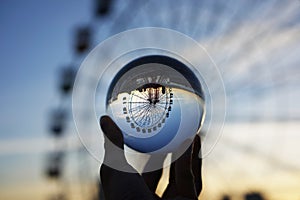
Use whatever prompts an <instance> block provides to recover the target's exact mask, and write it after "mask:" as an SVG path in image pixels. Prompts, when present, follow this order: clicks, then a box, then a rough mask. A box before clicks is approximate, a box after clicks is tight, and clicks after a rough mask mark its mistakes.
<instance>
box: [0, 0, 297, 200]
mask: <svg viewBox="0 0 300 200" xmlns="http://www.w3.org/2000/svg"><path fill="white" fill-rule="evenodd" d="M121 1H122V0H120V1H116V2H121ZM150 2H151V3H149V4H147V5H145V7H143V9H141V10H139V12H138V13H137V14H136V17H133V18H132V21H129V22H128V27H130V28H131V27H140V26H162V27H171V28H175V29H177V30H179V31H182V32H184V33H187V34H189V35H191V36H193V37H194V39H196V40H198V41H199V42H200V43H201V44H202V45H204V46H205V47H206V48H207V50H208V52H209V53H210V54H211V55H212V57H213V58H214V59H215V61H216V63H217V64H218V66H219V67H220V71H221V74H222V77H223V79H224V83H225V88H226V92H227V95H228V99H227V100H228V116H229V117H230V116H231V117H233V118H235V119H240V118H244V119H246V123H248V122H251V120H253V118H256V117H261V118H258V119H259V120H258V122H259V123H262V124H259V125H257V126H256V124H254V125H253V124H250V123H249V124H246V125H245V124H242V125H236V124H235V125H233V126H231V124H230V123H227V124H226V125H227V126H225V130H224V135H223V138H225V141H226V138H227V139H232V141H233V143H235V144H238V145H242V146H243V145H244V146H245V147H247V146H248V147H249V146H250V147H251V148H245V149H246V150H245V151H242V150H241V149H239V148H235V147H234V146H230V147H229V150H228V145H227V143H225V142H224V141H223V140H221V141H220V145H218V146H217V148H216V150H214V154H213V155H212V158H211V160H213V162H212V161H210V159H208V160H206V166H209V168H204V172H206V171H210V173H209V174H208V176H206V180H209V179H210V177H213V176H214V174H218V173H219V174H222V176H223V177H225V178H224V179H226V178H228V180H230V181H231V180H232V179H233V180H234V181H235V183H237V184H236V185H240V187H245V185H246V186H247V185H248V186H249V185H251V181H253V182H254V183H256V182H255V181H257V182H259V183H260V184H261V183H264V182H263V181H261V178H262V177H263V178H266V180H271V181H270V182H273V183H277V181H278V180H284V181H285V180H286V181H287V182H284V181H283V183H286V184H285V185H286V187H289V188H292V187H295V188H297V189H295V190H292V191H291V192H289V193H291V194H295V195H294V199H296V195H298V194H299V192H297V191H298V188H299V187H298V186H299V184H298V185H297V184H295V183H296V182H297V183H299V173H298V174H297V173H296V174H292V175H291V174H289V173H290V172H289V170H284V169H281V168H280V167H279V168H278V169H277V171H276V170H275V172H274V171H272V170H270V168H273V166H272V165H270V164H269V163H268V162H269V160H267V159H264V157H261V155H263V156H264V155H269V156H271V159H275V160H279V161H280V160H282V161H283V163H286V164H287V165H288V164H291V165H293V166H296V167H298V166H299V161H298V160H297V159H295V158H297V157H299V156H298V155H296V154H297V151H296V150H297V149H298V148H297V144H296V142H295V141H298V140H297V139H295V138H297V137H299V134H298V133H297V132H298V130H299V125H297V124H298V123H297V121H296V122H291V123H288V124H281V123H269V124H268V123H266V124H264V122H263V121H262V119H268V120H270V119H271V120H273V119H276V117H282V118H285V119H286V120H287V121H288V120H291V119H293V120H295V119H296V120H299V119H300V104H299V99H300V95H299V92H298V91H299V80H300V79H299V78H300V77H299V75H300V71H299V62H300V59H299V52H300V46H299V41H300V27H299V24H300V14H299V13H300V12H299V9H300V1H298V0H290V1H280V0H279V1H275V0H268V1H265V3H264V4H260V3H258V2H260V1H255V2H256V3H255V4H252V2H253V1H252V0H249V1H246V0H244V1H242V0H241V1H239V3H233V2H236V1H235V0H232V1H226V2H228V3H226V5H224V6H225V8H226V9H224V11H223V12H217V13H218V15H215V11H213V10H214V7H213V5H214V3H209V2H217V1H203V2H204V3H203V4H201V6H200V7H199V8H200V9H201V12H199V13H200V14H199V15H195V16H194V19H195V21H196V22H197V26H195V27H194V28H195V29H194V30H197V31H198V32H195V33H192V32H188V31H187V27H189V26H187V25H188V24H186V23H185V18H184V17H188V16H190V15H189V14H191V13H189V9H190V8H191V5H192V4H189V5H188V7H184V6H182V5H184V4H185V3H184V2H187V1H180V3H179V4H178V6H176V7H175V8H174V9H169V8H168V9H169V10H168V11H169V12H166V6H167V5H168V1H165V2H166V3H165V4H159V5H155V3H153V2H155V1H150ZM178 2H179V1H178ZM181 4H182V5H181ZM120 5H121V6H120V7H118V8H117V10H116V11H117V12H116V13H117V14H118V12H119V11H120V10H122V8H123V7H124V5H123V4H120ZM91 9H92V1H91V0H90V1H86V0H78V1H77V0H76V1H74V0H64V1H61V0H26V1H22V0H1V1H0V25H1V32H0V44H1V45H0V92H1V95H0V166H1V172H0V180H1V182H0V185H6V186H7V187H6V188H10V189H11V190H12V189H14V187H13V186H14V184H17V183H18V181H17V180H18V179H22V180H24V181H27V182H29V181H28V179H40V182H39V183H41V182H43V180H44V179H42V176H41V173H42V170H43V154H40V153H41V152H36V154H35V155H31V154H28V153H34V152H35V150H36V149H37V150H40V151H41V150H42V153H43V152H44V151H47V150H49V149H50V147H49V148H48V147H45V145H44V144H46V143H47V142H49V135H48V131H47V117H48V115H47V114H48V112H49V111H50V110H51V108H56V106H57V105H58V103H59V95H58V90H57V85H56V81H57V78H58V76H57V75H58V72H59V69H60V68H61V67H63V66H68V65H69V64H72V63H74V54H73V53H74V52H73V48H72V45H73V36H74V34H75V32H74V30H75V28H76V27H77V26H79V25H86V24H88V23H90V22H91V19H92V10H91ZM118 9H119V10H118ZM180 9H183V12H180V11H182V10H180ZM153 10H156V11H157V13H158V14H157V15H155V16H153V15H151V13H152V11H153ZM171 11H172V12H171ZM173 11H174V12H173ZM177 11H178V12H177ZM179 12H180V13H182V15H178V13H179ZM132 13H134V12H132ZM170 13H172V15H171V14H170ZM117 14H115V15H113V19H114V20H115V19H116V20H117V19H118V17H117ZM169 14H170V15H169ZM150 15H151V18H150V17H149V16H150ZM174 16H183V18H181V19H180V20H178V21H176V20H177V18H174ZM152 17H153V18H152ZM170 19H171V20H170ZM174 19H175V21H176V22H178V24H175V25H174V24H169V23H170V22H171V21H172V20H173V21H174ZM207 19H208V20H207ZM114 20H112V21H106V20H105V19H104V20H103V21H102V22H104V24H99V26H102V27H104V31H106V32H105V34H98V35H97V36H96V38H97V39H99V40H96V43H98V41H100V40H102V39H104V38H105V37H107V36H108V34H109V33H108V32H109V31H107V30H109V27H113V25H112V24H113V21H114ZM124 21H125V22H126V20H124V19H123V21H122V20H121V22H122V23H124ZM180 23H182V24H183V26H181V25H182V24H180ZM117 25H118V24H117ZM192 25H193V24H192ZM122 27H123V28H124V27H126V26H122ZM121 30H123V29H122V28H120V29H119V30H117V32H118V31H121ZM115 31H116V30H115ZM100 38H101V39H100ZM75 62H76V61H75ZM243 114H244V115H243ZM249 116H250V118H249ZM260 120H261V121H260ZM244 122H245V121H244ZM251 125H253V126H255V127H256V128H253V129H252V127H251ZM261 126H263V128H261ZM249 127H251V128H249ZM71 129H72V128H71ZM240 130H242V134H241V132H240ZM70 132H72V133H74V130H71V131H70ZM282 133H284V134H282ZM265 135H267V136H266V137H265ZM73 136H76V135H73ZM73 139H74V138H73ZM241 141H242V142H241ZM249 141H252V142H249ZM240 142H241V143H240ZM75 143H76V142H75ZM243 143H245V144H243ZM278 143H279V144H280V149H279V150H278ZM238 145H237V146H238ZM230 148H231V149H230ZM249 149H250V150H251V149H252V150H254V151H255V152H257V153H256V154H255V155H253V154H251V153H250V154H249V152H248V153H247V150H249ZM261 149H262V151H265V152H263V153H262V151H260V150H261ZM12 154H17V155H14V156H13V155H12ZM23 154H26V155H23ZM256 155H258V157H255V156H256ZM288 155H292V156H291V157H289V156H288ZM229 156H230V157H231V158H233V160H228V159H226V158H228V157H229ZM248 157H250V158H249V160H246V159H245V158H248ZM253 157H254V158H253ZM251 159H253V160H254V162H255V164H256V165H257V166H261V169H257V168H255V169H253V171H251V169H246V167H245V168H238V169H237V168H235V167H234V166H239V165H240V163H245V165H247V164H251V161H252V160H251ZM26 162H27V163H26ZM24 163H25V164H26V165H25V164H24ZM215 163H218V164H220V166H221V167H220V169H216V167H215V166H216V165H215ZM21 165H22V166H24V167H25V168H26V170H28V169H31V171H30V170H28V174H24V173H20V171H19V166H21ZM96 168H97V167H96ZM97 170H98V169H97ZM237 170H238V171H239V172H240V173H241V174H246V175H247V179H248V180H249V182H246V183H243V184H242V183H240V182H239V181H240V179H239V177H235V176H234V175H235V174H236V171H237ZM255 170H256V171H257V170H258V171H259V172H261V174H258V175H256V176H255V174H254V173H255V172H256V171H255ZM265 171H269V172H270V173H271V172H274V174H278V176H275V177H274V176H273V175H274V174H272V176H271V175H270V177H271V179H268V178H270V177H267V175H266V176H264V175H265V174H264V173H263V172H265ZM215 172H217V173H215ZM287 174H288V175H287ZM39 176H41V177H40V178H39ZM252 177H254V178H253V179H252ZM273 177H274V179H272V178H273ZM215 178H216V179H217V178H218V177H215ZM254 179H255V180H254ZM3 180H5V181H3ZM272 180H273V181H272ZM214 181H215V180H212V181H211V182H209V181H206V184H208V186H206V188H207V190H209V188H210V187H209V184H210V183H211V185H214V184H215V182H214ZM278 183H280V181H279V182H278ZM254 185H255V184H254ZM265 185H266V184H265ZM21 186H22V185H21ZM28 187H29V186H28ZM6 188H4V190H3V191H5V190H6ZM32 188H33V189H34V187H32ZM220 188H221V187H220ZM222 188H223V186H222ZM278 188H281V185H279V187H277V186H276V187H275V186H274V187H271V186H270V187H269V190H270V192H272V191H277V189H278ZM0 189H1V188H0ZM25 189H26V188H25ZM242 189H245V188H242ZM218 191H221V192H222V189H220V190H218ZM20 194H22V193H20ZM0 195H1V192H0ZM0 198H1V197H0ZM297 198H298V196H297ZM9 199H12V198H9ZM29 199H34V198H29ZM208 199H211V198H208ZM281 199H284V198H281ZM289 199H291V198H289ZM298 199H299V198H298Z"/></svg>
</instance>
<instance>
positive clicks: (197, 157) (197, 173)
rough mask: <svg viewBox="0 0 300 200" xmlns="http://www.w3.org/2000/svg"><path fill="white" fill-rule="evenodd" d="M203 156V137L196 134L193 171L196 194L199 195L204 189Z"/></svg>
mask: <svg viewBox="0 0 300 200" xmlns="http://www.w3.org/2000/svg"><path fill="white" fill-rule="evenodd" d="M201 167H202V158H201V139H200V136H199V135H196V136H195V139H194V143H193V152H192V172H193V175H194V181H195V188H196V194H197V196H199V194H200V192H201V190H202V173H201Z"/></svg>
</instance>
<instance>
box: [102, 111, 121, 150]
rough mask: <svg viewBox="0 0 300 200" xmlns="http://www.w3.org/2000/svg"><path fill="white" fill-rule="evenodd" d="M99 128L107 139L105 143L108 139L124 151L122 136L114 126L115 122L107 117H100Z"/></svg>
mask: <svg viewBox="0 0 300 200" xmlns="http://www.w3.org/2000/svg"><path fill="white" fill-rule="evenodd" d="M100 126H101V129H102V131H103V133H104V135H105V136H106V137H107V138H105V142H109V141H108V140H107V139H109V140H110V141H111V142H112V143H113V144H115V145H116V146H117V147H119V148H121V149H124V141H123V135H122V132H121V130H120V128H119V127H118V126H117V125H116V124H115V122H114V121H113V120H112V119H111V118H110V117H109V116H102V117H101V118H100Z"/></svg>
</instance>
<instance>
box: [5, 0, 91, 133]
mask: <svg viewBox="0 0 300 200" xmlns="http://www.w3.org/2000/svg"><path fill="white" fill-rule="evenodd" d="M78 11H80V12H78ZM90 15H91V13H90V4H88V2H86V1H59V0H54V1H33V0H29V1H18V0H12V1H10V0H4V1H1V2H0V24H1V27H2V28H1V37H0V43H1V46H0V52H1V55H0V56H1V59H0V62H1V68H0V77H1V78H0V90H1V98H0V105H1V115H0V123H1V125H0V133H1V135H0V138H2V139H3V138H11V137H32V136H37V137H40V136H41V135H42V134H46V131H45V130H46V126H47V122H46V119H47V112H48V111H49V110H50V109H51V106H52V107H55V106H56V105H57V103H58V91H57V87H56V86H57V85H56V84H55V83H56V80H57V75H58V72H59V69H60V68H61V67H63V66H67V65H69V64H71V63H72V60H71V59H72V55H73V51H72V50H73V49H72V45H73V43H72V42H73V40H72V39H73V38H72V36H73V35H74V32H73V30H74V28H75V26H77V25H81V24H84V23H87V22H88V21H89V18H90Z"/></svg>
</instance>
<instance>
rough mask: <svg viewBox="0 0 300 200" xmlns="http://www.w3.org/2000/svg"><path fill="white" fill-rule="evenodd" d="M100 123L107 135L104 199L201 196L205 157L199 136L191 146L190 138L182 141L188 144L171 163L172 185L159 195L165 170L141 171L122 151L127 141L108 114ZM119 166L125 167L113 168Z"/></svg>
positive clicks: (102, 172) (176, 199)
mask: <svg viewBox="0 0 300 200" xmlns="http://www.w3.org/2000/svg"><path fill="white" fill-rule="evenodd" d="M100 126H101V128H102V130H103V132H104V135H105V137H104V138H105V140H104V148H105V156H104V162H103V164H102V165H101V168H100V176H101V182H102V186H103V191H104V196H105V200H129V199H130V200H158V199H174V200H190V199H198V196H199V194H200V192H201V189H202V179H201V165H202V160H201V158H199V156H198V154H199V152H200V148H201V141H200V137H199V136H198V135H196V136H195V138H194V141H193V142H192V144H191V145H190V143H191V141H186V142H184V143H183V145H186V147H188V146H189V147H188V148H187V150H186V151H185V152H184V153H183V155H181V156H180V157H179V158H178V159H177V160H176V161H175V162H173V163H172V164H171V167H170V176H169V184H168V186H167V188H166V190H165V191H164V194H163V196H162V198H160V197H158V196H157V195H156V194H155V190H156V187H157V184H158V181H159V180H160V178H161V175H162V169H159V170H156V171H152V172H147V173H143V174H142V175H140V174H138V173H137V172H136V171H135V170H134V168H133V167H132V166H130V164H129V163H128V162H127V160H126V158H125V155H124V152H123V151H120V149H124V141H123V135H122V132H121V130H120V129H119V127H118V126H117V125H116V124H115V123H114V122H113V120H111V119H110V118H109V117H108V116H103V117H101V119H100ZM116 146H117V147H118V148H116ZM150 160H151V159H150ZM116 165H118V166H119V167H120V168H119V169H124V170H123V171H122V170H120V171H119V170H116V169H114V168H111V167H110V166H116ZM130 172H135V173H130Z"/></svg>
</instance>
